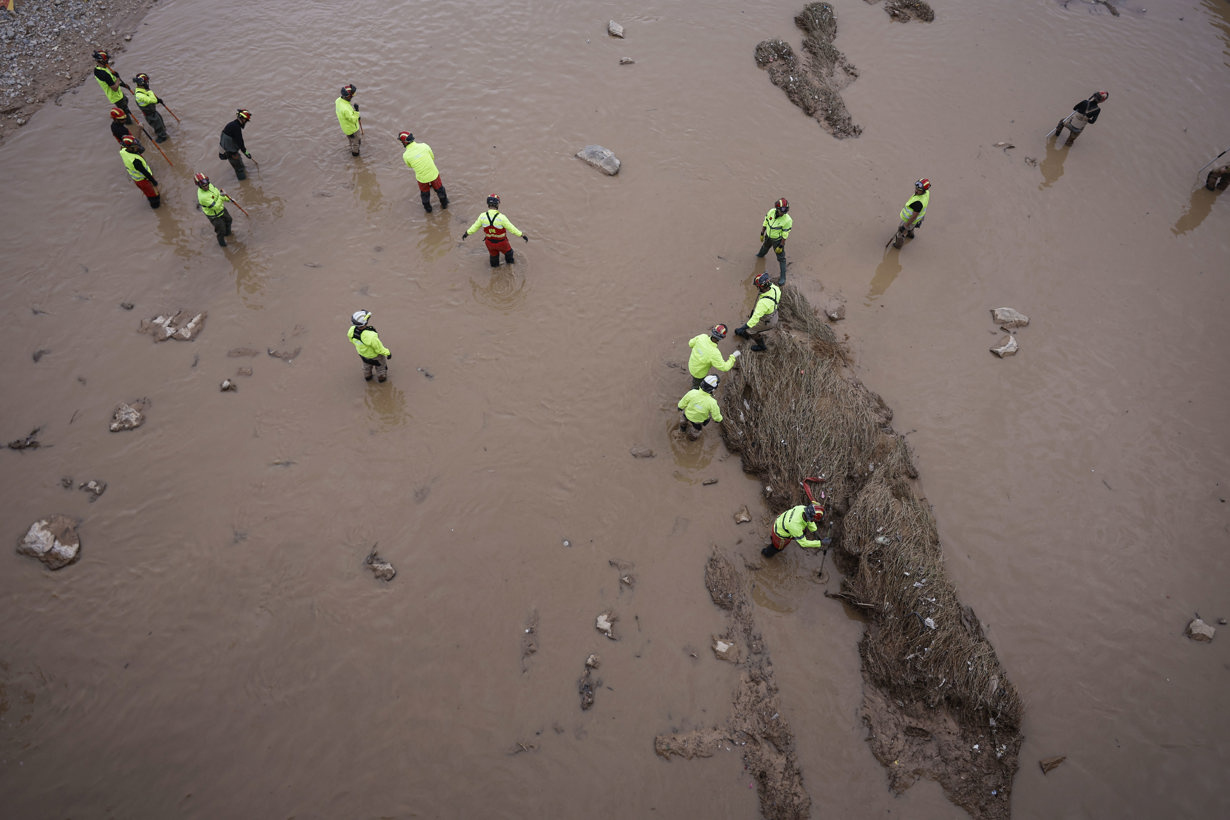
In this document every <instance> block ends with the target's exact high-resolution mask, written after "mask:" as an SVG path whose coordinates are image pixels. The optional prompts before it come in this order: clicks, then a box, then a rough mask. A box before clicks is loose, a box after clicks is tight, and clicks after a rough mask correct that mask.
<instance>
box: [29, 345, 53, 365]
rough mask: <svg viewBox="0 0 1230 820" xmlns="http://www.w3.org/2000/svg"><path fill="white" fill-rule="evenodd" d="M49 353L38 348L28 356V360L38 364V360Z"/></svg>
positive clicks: (45, 349)
mask: <svg viewBox="0 0 1230 820" xmlns="http://www.w3.org/2000/svg"><path fill="white" fill-rule="evenodd" d="M50 352H51V351H50V350H49V349H47V348H45V347H40V348H39V349H38V350H36V351H34V352H33V353H31V354H30V358H31V359H34V363H35V364H38V360H39V359H41V358H43V357H44V356H46V355H47V354H48V353H50Z"/></svg>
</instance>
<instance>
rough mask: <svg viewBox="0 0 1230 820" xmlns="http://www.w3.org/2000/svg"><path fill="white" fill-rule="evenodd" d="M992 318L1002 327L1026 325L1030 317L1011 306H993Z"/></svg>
mask: <svg viewBox="0 0 1230 820" xmlns="http://www.w3.org/2000/svg"><path fill="white" fill-rule="evenodd" d="M991 318H992V319H994V320H995V324H997V325H999V326H1001V327H1025V326H1026V325H1027V324H1029V317H1028V316H1026V315H1025V314H1024V313H1020V312H1019V311H1016V310H1013V309H1012V308H1009V307H1002V308H992V310H991Z"/></svg>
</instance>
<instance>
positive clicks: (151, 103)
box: [132, 74, 167, 142]
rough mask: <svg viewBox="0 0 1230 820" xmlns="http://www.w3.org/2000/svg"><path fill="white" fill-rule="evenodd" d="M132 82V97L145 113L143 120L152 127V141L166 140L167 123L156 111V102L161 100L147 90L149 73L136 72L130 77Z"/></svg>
mask: <svg viewBox="0 0 1230 820" xmlns="http://www.w3.org/2000/svg"><path fill="white" fill-rule="evenodd" d="M132 82H133V85H135V86H136V88H135V89H133V92H132V96H133V99H135V100H136V101H137V107H139V108H140V109H141V113H142V114H144V115H145V121H146V122H148V123H149V127H150V128H153V129H154V142H166V141H167V124H166V123H165V122H164V121H163V119H162V115H161V114H159V113H158V103H160V102H162V100H160V99H158V95H157V94H155V93H154V92H153V91H150V90H149V75H148V74H138V75H137V76H135V77H133V78H132Z"/></svg>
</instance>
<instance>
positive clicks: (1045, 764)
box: [1038, 755, 1068, 774]
mask: <svg viewBox="0 0 1230 820" xmlns="http://www.w3.org/2000/svg"><path fill="white" fill-rule="evenodd" d="M1067 759H1068V756H1067V755H1057V756H1055V757H1044V758H1042V759H1041V760H1039V761H1038V766H1039V767H1041V769H1042V773H1043V774H1049V773H1050V771H1051V769H1054V768H1056V767H1057V766H1058V765H1059V764H1060V763H1063V762H1064V761H1065V760H1067Z"/></svg>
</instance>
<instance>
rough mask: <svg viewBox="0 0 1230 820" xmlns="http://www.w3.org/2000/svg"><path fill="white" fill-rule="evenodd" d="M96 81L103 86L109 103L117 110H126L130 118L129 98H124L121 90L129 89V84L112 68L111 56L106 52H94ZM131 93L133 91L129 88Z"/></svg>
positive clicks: (125, 113) (125, 112)
mask: <svg viewBox="0 0 1230 820" xmlns="http://www.w3.org/2000/svg"><path fill="white" fill-rule="evenodd" d="M94 62H95V63H96V65H95V66H94V79H96V80H98V84H99V85H100V86H102V90H103V93H104V94H106V95H107V102H109V103H111V104H112V105H113V106H115V107H117V108H122V109H123V110H124V115H125V116H129V111H128V98H127V97H125V96H124V92H123V91H121V90H120V89H122V88H128V83H126V82H124V81H123V80H121V79H120V78H119V76H118V75H117V74H116V73H115V69H113V68H112V67H111V56H110V55H109V54H107V52H105V51H95V52H94ZM128 90H129V91H131V90H132V89H131V88H129V89H128Z"/></svg>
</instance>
